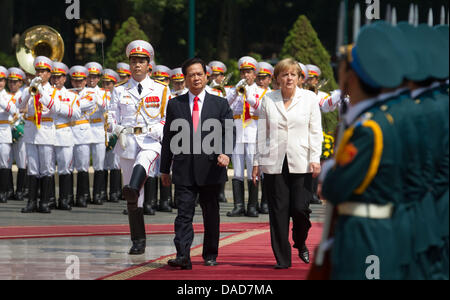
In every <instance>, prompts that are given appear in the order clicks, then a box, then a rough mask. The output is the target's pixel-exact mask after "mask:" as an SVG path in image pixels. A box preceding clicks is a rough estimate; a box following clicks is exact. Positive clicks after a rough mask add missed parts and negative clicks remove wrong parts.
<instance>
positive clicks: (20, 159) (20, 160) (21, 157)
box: [12, 139, 27, 170]
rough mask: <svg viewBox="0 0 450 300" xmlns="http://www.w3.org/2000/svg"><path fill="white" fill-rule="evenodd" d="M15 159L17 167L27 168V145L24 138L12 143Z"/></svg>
mask: <svg viewBox="0 0 450 300" xmlns="http://www.w3.org/2000/svg"><path fill="white" fill-rule="evenodd" d="M12 149H13V156H14V161H15V162H16V165H17V168H19V169H24V170H25V169H26V168H27V147H26V143H25V142H24V141H23V139H19V141H17V142H16V143H14V144H13V145H12Z"/></svg>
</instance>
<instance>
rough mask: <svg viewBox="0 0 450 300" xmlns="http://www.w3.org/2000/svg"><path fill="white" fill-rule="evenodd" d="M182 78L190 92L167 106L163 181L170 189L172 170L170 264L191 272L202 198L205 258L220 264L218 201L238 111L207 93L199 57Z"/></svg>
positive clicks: (185, 67)
mask: <svg viewBox="0 0 450 300" xmlns="http://www.w3.org/2000/svg"><path fill="white" fill-rule="evenodd" d="M183 74H184V76H185V78H186V85H187V87H188V88H189V93H187V94H185V95H182V96H179V97H177V98H175V99H172V100H171V101H170V102H169V104H168V107H167V113H166V124H165V127H164V139H163V147H162V155H161V173H162V177H161V178H162V182H163V185H165V186H169V185H170V184H171V182H172V179H171V177H170V175H169V174H170V171H171V167H172V174H173V175H172V176H173V183H174V184H175V195H176V198H177V199H176V200H177V203H178V217H177V218H176V220H175V239H174V243H175V246H176V248H177V258H176V259H174V260H170V261H169V265H170V266H172V267H180V268H181V269H184V270H190V269H192V263H191V259H190V248H191V245H192V241H193V238H194V229H193V226H192V222H193V218H194V213H195V205H196V203H195V202H196V199H197V196H199V199H200V205H201V208H202V211H203V223H204V227H205V235H204V242H203V259H204V260H205V265H206V266H216V265H217V262H216V259H217V256H218V252H219V235H220V215H219V200H218V199H219V193H220V187H221V184H223V183H225V182H226V181H227V180H228V176H227V167H228V165H229V163H230V158H231V155H232V152H233V148H234V143H235V139H236V138H235V131H234V126H233V122H234V121H233V112H232V110H231V109H230V106H229V105H228V102H227V101H226V100H225V99H223V98H220V97H217V96H213V95H211V94H208V93H207V92H206V91H205V87H206V84H207V76H206V65H205V63H204V62H203V61H202V60H201V59H198V58H193V59H190V60H188V61H186V62H185V63H184V65H183ZM183 125H184V126H183ZM210 125H211V126H210ZM181 148H183V149H181ZM172 163H173V164H172Z"/></svg>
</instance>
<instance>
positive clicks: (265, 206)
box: [259, 179, 269, 215]
mask: <svg viewBox="0 0 450 300" xmlns="http://www.w3.org/2000/svg"><path fill="white" fill-rule="evenodd" d="M261 194H262V196H261V206H260V208H259V213H260V214H263V215H268V214H269V202H268V198H267V190H266V186H265V182H264V179H261Z"/></svg>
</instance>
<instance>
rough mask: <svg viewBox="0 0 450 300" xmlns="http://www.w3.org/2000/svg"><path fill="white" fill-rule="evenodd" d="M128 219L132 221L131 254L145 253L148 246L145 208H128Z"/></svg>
mask: <svg viewBox="0 0 450 300" xmlns="http://www.w3.org/2000/svg"><path fill="white" fill-rule="evenodd" d="M128 221H129V223H130V235H131V242H132V243H133V246H132V247H131V249H130V252H129V254H130V255H141V254H144V253H145V247H146V234H145V220H144V209H143V208H133V209H131V208H128Z"/></svg>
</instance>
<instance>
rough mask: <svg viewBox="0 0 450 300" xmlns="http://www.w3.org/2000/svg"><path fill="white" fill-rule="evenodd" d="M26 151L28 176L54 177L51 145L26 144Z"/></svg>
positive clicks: (53, 153) (53, 152)
mask: <svg viewBox="0 0 450 300" xmlns="http://www.w3.org/2000/svg"><path fill="white" fill-rule="evenodd" d="M26 149H27V157H28V175H29V176H39V177H48V176H53V175H55V151H54V147H53V146H52V145H34V144H27V145H26Z"/></svg>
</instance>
